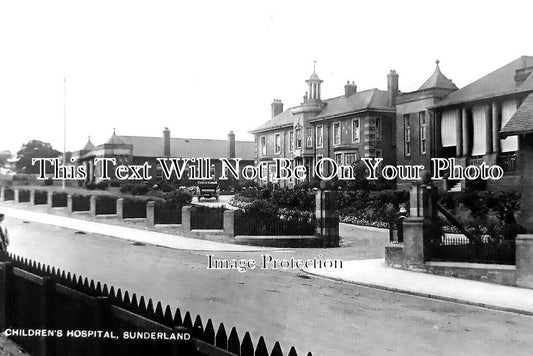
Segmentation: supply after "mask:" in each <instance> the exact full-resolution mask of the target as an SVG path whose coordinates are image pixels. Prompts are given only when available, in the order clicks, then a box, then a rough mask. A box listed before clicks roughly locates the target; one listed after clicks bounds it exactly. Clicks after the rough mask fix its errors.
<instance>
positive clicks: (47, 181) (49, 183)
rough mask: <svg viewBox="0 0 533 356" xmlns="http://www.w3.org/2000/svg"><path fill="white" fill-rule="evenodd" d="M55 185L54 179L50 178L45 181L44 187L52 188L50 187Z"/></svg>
mask: <svg viewBox="0 0 533 356" xmlns="http://www.w3.org/2000/svg"><path fill="white" fill-rule="evenodd" d="M53 184H54V180H53V179H52V177H48V178H46V179H45V180H44V181H43V185H44V186H50V185H53Z"/></svg>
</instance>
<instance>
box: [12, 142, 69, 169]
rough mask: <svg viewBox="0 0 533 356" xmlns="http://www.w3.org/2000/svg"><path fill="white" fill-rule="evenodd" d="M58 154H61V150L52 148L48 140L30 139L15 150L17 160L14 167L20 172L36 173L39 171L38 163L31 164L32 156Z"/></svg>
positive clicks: (53, 156)
mask: <svg viewBox="0 0 533 356" xmlns="http://www.w3.org/2000/svg"><path fill="white" fill-rule="evenodd" d="M59 156H61V152H59V151H58V150H56V149H54V148H53V147H52V145H51V144H49V143H48V142H42V141H39V140H31V141H29V142H28V143H25V144H23V145H22V147H21V149H20V151H18V152H17V157H18V158H19V160H18V161H17V164H16V168H17V171H19V172H21V173H31V174H37V173H39V165H37V164H35V165H32V164H31V160H32V158H56V157H59ZM47 171H48V168H47Z"/></svg>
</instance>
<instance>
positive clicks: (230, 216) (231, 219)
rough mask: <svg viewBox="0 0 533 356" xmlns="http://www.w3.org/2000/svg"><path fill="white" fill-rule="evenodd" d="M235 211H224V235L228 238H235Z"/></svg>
mask: <svg viewBox="0 0 533 356" xmlns="http://www.w3.org/2000/svg"><path fill="white" fill-rule="evenodd" d="M236 215H237V210H232V209H229V210H224V235H226V236H229V237H234V236H235V217H236Z"/></svg>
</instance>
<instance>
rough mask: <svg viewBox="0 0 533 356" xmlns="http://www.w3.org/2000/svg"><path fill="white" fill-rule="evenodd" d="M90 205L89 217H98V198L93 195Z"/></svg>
mask: <svg viewBox="0 0 533 356" xmlns="http://www.w3.org/2000/svg"><path fill="white" fill-rule="evenodd" d="M89 202H90V205H89V215H91V216H96V196H94V195H91V198H90V199H89Z"/></svg>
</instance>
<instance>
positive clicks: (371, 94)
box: [251, 89, 395, 132]
mask: <svg viewBox="0 0 533 356" xmlns="http://www.w3.org/2000/svg"><path fill="white" fill-rule="evenodd" d="M323 103H324V104H325V105H324V108H323V109H322V111H321V112H320V113H319V114H318V115H317V116H316V117H315V118H313V120H314V119H322V118H328V117H335V116H340V115H348V114H351V113H355V112H358V111H363V110H370V109H375V110H384V111H394V110H395V107H394V106H390V105H389V95H388V93H387V92H386V91H383V90H378V89H369V90H364V91H360V92H356V93H354V94H352V95H350V96H345V95H342V96H338V97H335V98H331V99H326V100H324V101H323ZM292 109H294V107H292V108H290V109H287V110H285V111H284V112H282V113H281V114H278V115H276V116H274V117H273V118H272V119H270V120H268V121H267V122H265V123H264V124H262V125H261V126H259V127H257V128H256V129H254V130H252V131H251V132H261V131H267V130H272V129H275V128H278V127H283V126H289V125H292V123H293V121H294V117H293V115H292Z"/></svg>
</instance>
